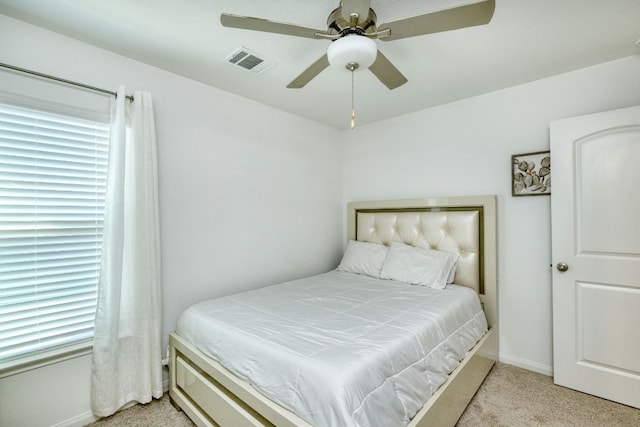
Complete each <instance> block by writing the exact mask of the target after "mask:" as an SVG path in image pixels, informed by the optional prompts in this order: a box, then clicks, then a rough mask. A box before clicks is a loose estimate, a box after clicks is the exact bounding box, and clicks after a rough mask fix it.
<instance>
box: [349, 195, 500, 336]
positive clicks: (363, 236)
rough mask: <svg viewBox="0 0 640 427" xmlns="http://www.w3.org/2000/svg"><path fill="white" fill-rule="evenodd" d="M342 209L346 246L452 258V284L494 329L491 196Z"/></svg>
mask: <svg viewBox="0 0 640 427" xmlns="http://www.w3.org/2000/svg"><path fill="white" fill-rule="evenodd" d="M348 209H349V214H348V220H349V222H348V233H349V239H351V240H359V241H363V242H371V243H382V244H385V245H390V244H391V242H393V241H398V242H402V243H405V244H408V245H413V246H417V247H421V248H428V249H437V250H441V251H447V252H454V253H457V254H458V255H459V256H460V258H459V259H458V266H457V268H456V276H455V279H454V283H455V284H458V285H463V286H467V287H470V288H473V289H475V290H476V292H478V294H479V295H480V299H481V301H482V303H483V305H484V308H485V314H486V315H487V320H488V321H489V323H490V324H492V325H493V324H496V323H494V322H497V289H496V287H497V283H496V200H495V196H472V197H447V198H429V199H409V200H387V201H374V202H352V203H349V207H348Z"/></svg>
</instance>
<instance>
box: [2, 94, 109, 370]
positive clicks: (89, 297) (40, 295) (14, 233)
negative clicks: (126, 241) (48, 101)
mask: <svg viewBox="0 0 640 427" xmlns="http://www.w3.org/2000/svg"><path fill="white" fill-rule="evenodd" d="M108 144H109V125H108V124H105V123H99V122H94V121H90V120H85V119H78V118H75V117H69V116H64V115H58V114H52V113H49V112H43V111H38V110H33V109H29V108H22V107H17V106H12V105H8V104H3V103H0V362H4V361H6V360H11V359H14V358H16V357H20V356H21V355H25V354H30V353H33V352H39V351H44V350H49V349H52V348H54V347H58V346H64V345H67V344H72V343H77V342H78V341H81V340H87V339H90V338H91V337H92V336H93V325H94V317H95V305H96V293H97V283H98V275H99V269H100V253H101V244H102V226H103V219H104V203H105V190H106V174H107V158H108Z"/></svg>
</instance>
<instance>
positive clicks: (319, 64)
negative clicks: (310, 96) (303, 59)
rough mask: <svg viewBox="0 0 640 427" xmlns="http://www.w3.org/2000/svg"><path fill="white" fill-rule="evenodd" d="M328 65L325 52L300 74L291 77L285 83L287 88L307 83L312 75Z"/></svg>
mask: <svg viewBox="0 0 640 427" xmlns="http://www.w3.org/2000/svg"><path fill="white" fill-rule="evenodd" d="M328 66H329V59H328V58H327V54H326V53H325V54H324V55H322V56H321V57H320V59H318V60H317V61H316V62H314V63H313V64H311V65H310V66H309V68H307V69H306V70H304V71H303V72H302V74H300V75H299V76H298V77H296V78H295V79H293V81H292V82H291V83H289V84H288V85H287V87H288V88H289V89H300V88H301V87H304V86H305V85H306V84H307V83H309V82H310V81H311V80H312V79H313V78H314V77H316V76H317V75H318V74H320V73H321V72H322V71H323V70H324V69H325V68H327V67H328Z"/></svg>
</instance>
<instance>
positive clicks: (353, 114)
mask: <svg viewBox="0 0 640 427" xmlns="http://www.w3.org/2000/svg"><path fill="white" fill-rule="evenodd" d="M354 74H355V68H353V69H352V70H351V129H353V128H355V127H356V105H355V87H354V77H353V76H354Z"/></svg>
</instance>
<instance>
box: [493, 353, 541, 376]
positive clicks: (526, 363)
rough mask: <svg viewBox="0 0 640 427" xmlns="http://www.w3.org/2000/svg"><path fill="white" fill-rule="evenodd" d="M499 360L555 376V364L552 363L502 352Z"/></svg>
mask: <svg viewBox="0 0 640 427" xmlns="http://www.w3.org/2000/svg"><path fill="white" fill-rule="evenodd" d="M499 360H500V362H501V363H506V364H508V365H513V366H517V367H518V368H522V369H526V370H528V371H533V372H537V373H539V374H542V375H546V376H548V377H552V376H553V366H551V365H545V364H542V363H538V362H533V361H531V360H527V359H522V358H519V357H514V356H510V355H506V354H502V353H500V355H499Z"/></svg>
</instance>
